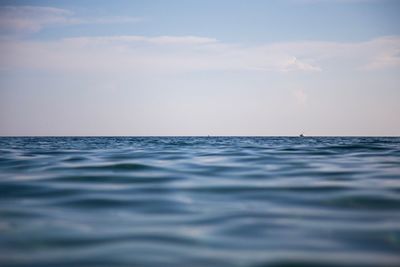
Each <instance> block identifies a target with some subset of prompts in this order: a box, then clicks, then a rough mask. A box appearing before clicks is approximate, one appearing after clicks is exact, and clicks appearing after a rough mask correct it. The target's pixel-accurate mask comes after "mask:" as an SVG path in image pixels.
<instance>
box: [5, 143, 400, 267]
mask: <svg viewBox="0 0 400 267" xmlns="http://www.w3.org/2000/svg"><path fill="white" fill-rule="evenodd" d="M399 193H400V138H356V137H351V138H341V137H334V138H327V137H320V138H317V137H314V138H311V137H305V138H297V137H292V138H285V137H277V138H272V137H268V138H263V137H211V138H207V137H203V138H201V137H145V138H140V137H132V138H130V137H126V138H125V137H116V138H113V137H102V138H97V137H90V138H76V137H66V138H63V137H50V138H45V137H41V138H16V137H15V138H0V265H1V266H320V265H321V266H369V265H371V266H400V194H399Z"/></svg>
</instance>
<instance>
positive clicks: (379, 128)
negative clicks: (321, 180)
mask: <svg viewBox="0 0 400 267" xmlns="http://www.w3.org/2000/svg"><path fill="white" fill-rule="evenodd" d="M399 14H400V1H397V0H280V1H274V0H271V1H261V0H259V1H257V0H249V1H239V0H202V1H191V0H188V1H183V0H181V1H177V0H171V1H164V0H159V1H157V0H142V1H134V0H133V1H118V0H116V1H108V0H96V1H94V0H80V1H78V0H77V1H71V0H68V1H65V0H58V1H50V0H47V1H44V0H35V1H18V0H12V1H6V0H2V1H0V135H2V136H14V135H17V136H36V135H39V136H43V135H45V136H53V135H56V136H59V135H61V136H68V135H74V136H76V135H77V136H86V135H96V136H109V135H112V136H115V135H123V136H165V135H167V136H169V135H174V136H175V135H179V136H187V135H194V136H201V135H211V136H217V135H229V136H230V135H233V136H238V135H246V136H291V135H299V134H300V133H303V134H305V135H310V136H313V135H314V136H325V135H326V136H336V135H340V136H347V135H356V136H399V135H400V119H399V118H400V104H399V102H400V15H399Z"/></svg>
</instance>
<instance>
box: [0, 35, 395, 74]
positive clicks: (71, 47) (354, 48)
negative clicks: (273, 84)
mask: <svg viewBox="0 0 400 267" xmlns="http://www.w3.org/2000/svg"><path fill="white" fill-rule="evenodd" d="M0 51H1V56H2V61H1V62H0V69H3V70H4V69H39V70H51V71H57V70H58V71H69V72H74V71H77V72H82V71H84V72H94V73H96V72H118V73H149V74H154V73H171V72H190V71H245V72H259V73H268V72H278V73H286V74H288V73H311V74H313V73H314V74H318V73H319V72H321V71H325V70H329V71H330V70H336V71H341V72H349V71H365V70H367V69H368V70H370V69H377V68H396V67H399V66H400V62H399V57H398V55H399V54H398V51H400V38H399V37H390V38H389V37H385V38H378V39H373V40H370V41H367V42H353V43H337V42H317V41H309V42H286V43H272V44H264V45H241V44H232V43H225V42H221V41H218V40H216V39H214V38H208V37H199V36H140V35H124V36H103V37H76V38H65V39H60V40H52V41H28V40H3V41H0ZM396 53H397V54H396Z"/></svg>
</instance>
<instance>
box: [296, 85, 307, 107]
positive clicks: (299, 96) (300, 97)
mask: <svg viewBox="0 0 400 267" xmlns="http://www.w3.org/2000/svg"><path fill="white" fill-rule="evenodd" d="M293 97H294V98H295V100H296V102H297V103H298V104H300V105H302V106H304V105H305V104H306V103H307V100H308V95H307V94H306V93H305V92H304V90H303V89H297V90H295V91H293Z"/></svg>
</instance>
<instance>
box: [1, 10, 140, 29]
mask: <svg viewBox="0 0 400 267" xmlns="http://www.w3.org/2000/svg"><path fill="white" fill-rule="evenodd" d="M141 20H142V18H139V17H126V16H125V17H124V16H113V17H100V18H90V17H79V16H76V15H75V14H74V12H72V11H70V10H66V9H60V8H54V7H38V6H3V7H0V33H2V34H15V33H17V34H21V33H34V32H38V31H40V30H41V29H43V28H44V27H48V26H56V25H73V24H111V23H133V22H138V21H141Z"/></svg>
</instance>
